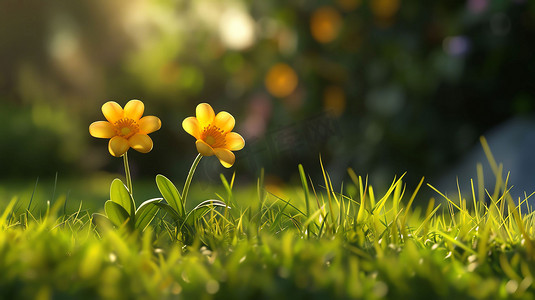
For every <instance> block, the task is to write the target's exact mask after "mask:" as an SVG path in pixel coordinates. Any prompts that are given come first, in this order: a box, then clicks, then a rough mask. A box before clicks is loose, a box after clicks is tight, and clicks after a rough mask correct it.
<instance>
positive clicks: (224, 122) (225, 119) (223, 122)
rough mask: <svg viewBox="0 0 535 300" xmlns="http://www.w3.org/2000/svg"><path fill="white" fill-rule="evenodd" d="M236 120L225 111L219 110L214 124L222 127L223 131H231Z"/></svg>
mask: <svg viewBox="0 0 535 300" xmlns="http://www.w3.org/2000/svg"><path fill="white" fill-rule="evenodd" d="M234 124H236V121H235V120H234V117H233V116H232V115H231V114H229V113H228V112H226V111H222V112H219V113H218V114H217V116H215V119H214V125H215V126H217V127H219V129H222V130H223V132H231V131H232V129H233V128H234Z"/></svg>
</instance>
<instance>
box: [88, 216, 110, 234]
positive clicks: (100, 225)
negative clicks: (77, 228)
mask: <svg viewBox="0 0 535 300" xmlns="http://www.w3.org/2000/svg"><path fill="white" fill-rule="evenodd" d="M91 222H93V224H94V225H95V227H96V228H97V230H98V231H99V232H101V233H102V232H105V231H106V230H109V229H111V228H113V223H112V222H111V221H110V219H108V218H107V217H106V216H105V215H103V214H99V213H94V214H93V216H92V218H91Z"/></svg>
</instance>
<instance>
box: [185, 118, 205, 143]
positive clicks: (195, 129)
mask: <svg viewBox="0 0 535 300" xmlns="http://www.w3.org/2000/svg"><path fill="white" fill-rule="evenodd" d="M182 128H184V130H185V131H186V132H187V133H189V134H191V135H192V136H194V137H195V138H196V139H200V137H201V129H200V128H199V120H197V118H195V117H188V118H185V119H184V121H182Z"/></svg>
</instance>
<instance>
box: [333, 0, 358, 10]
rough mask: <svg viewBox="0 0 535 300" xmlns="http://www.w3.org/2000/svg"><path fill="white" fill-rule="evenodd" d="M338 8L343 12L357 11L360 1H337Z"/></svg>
mask: <svg viewBox="0 0 535 300" xmlns="http://www.w3.org/2000/svg"><path fill="white" fill-rule="evenodd" d="M336 2H337V3H338V6H340V7H341V8H342V9H343V10H345V11H352V10H355V9H357V7H359V6H360V4H361V3H362V0H337V1H336Z"/></svg>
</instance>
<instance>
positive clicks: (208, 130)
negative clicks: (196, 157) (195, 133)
mask: <svg viewBox="0 0 535 300" xmlns="http://www.w3.org/2000/svg"><path fill="white" fill-rule="evenodd" d="M225 136H226V133H224V132H223V130H222V129H220V128H219V127H217V126H214V125H212V124H210V125H208V126H206V127H204V129H203V130H202V133H201V140H203V141H205V142H206V143H207V144H208V145H210V147H212V148H223V147H225V144H226V141H225Z"/></svg>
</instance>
